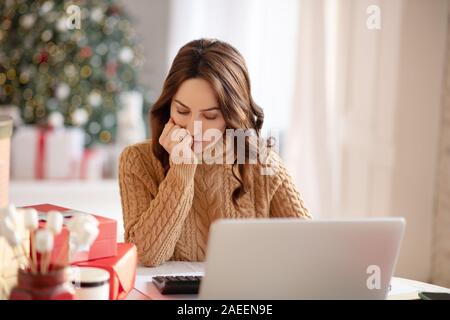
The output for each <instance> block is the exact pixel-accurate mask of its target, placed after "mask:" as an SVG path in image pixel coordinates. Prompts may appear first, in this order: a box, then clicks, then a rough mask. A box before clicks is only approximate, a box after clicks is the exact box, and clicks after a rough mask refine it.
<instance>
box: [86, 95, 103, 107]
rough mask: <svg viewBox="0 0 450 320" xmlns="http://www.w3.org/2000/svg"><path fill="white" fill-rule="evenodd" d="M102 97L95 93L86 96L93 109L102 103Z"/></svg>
mask: <svg viewBox="0 0 450 320" xmlns="http://www.w3.org/2000/svg"><path fill="white" fill-rule="evenodd" d="M102 100H103V99H102V95H101V94H100V93H98V92H97V91H91V93H89V96H88V102H89V104H90V105H91V106H93V107H98V106H99V105H100V104H101V103H102Z"/></svg>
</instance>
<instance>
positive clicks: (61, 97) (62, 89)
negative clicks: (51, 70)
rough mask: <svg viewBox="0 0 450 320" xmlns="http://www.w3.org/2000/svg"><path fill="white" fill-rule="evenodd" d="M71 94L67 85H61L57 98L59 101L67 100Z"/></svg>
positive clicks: (57, 88)
mask: <svg viewBox="0 0 450 320" xmlns="http://www.w3.org/2000/svg"><path fill="white" fill-rule="evenodd" d="M69 94H70V87H69V86H68V85H67V84H66V83H61V84H59V85H58V86H57V87H56V90H55V96H56V98H58V99H59V100H64V99H66V98H67V97H68V96H69Z"/></svg>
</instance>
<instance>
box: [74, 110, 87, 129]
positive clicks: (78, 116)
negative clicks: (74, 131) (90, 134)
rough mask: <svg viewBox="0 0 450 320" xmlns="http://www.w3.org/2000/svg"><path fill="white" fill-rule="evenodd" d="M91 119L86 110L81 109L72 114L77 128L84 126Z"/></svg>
mask: <svg viewBox="0 0 450 320" xmlns="http://www.w3.org/2000/svg"><path fill="white" fill-rule="evenodd" d="M88 119H89V114H88V112H87V111H86V109H83V108H80V109H77V110H75V111H74V112H73V113H72V123H73V124H74V125H76V126H83V125H85V124H86V122H87V121H88Z"/></svg>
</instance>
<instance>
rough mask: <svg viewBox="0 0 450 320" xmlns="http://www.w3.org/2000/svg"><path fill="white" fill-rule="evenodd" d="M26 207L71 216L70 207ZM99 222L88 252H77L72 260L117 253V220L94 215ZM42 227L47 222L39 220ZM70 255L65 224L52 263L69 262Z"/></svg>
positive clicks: (55, 246)
mask: <svg viewBox="0 0 450 320" xmlns="http://www.w3.org/2000/svg"><path fill="white" fill-rule="evenodd" d="M26 208H34V209H36V210H37V211H38V212H39V213H41V212H43V213H47V212H49V211H51V210H57V211H60V212H61V213H62V214H63V215H65V219H67V218H69V217H70V211H69V210H70V209H68V208H64V207H59V206H55V205H52V204H38V205H32V206H27V207H26ZM92 216H93V217H94V218H96V219H97V220H98V222H99V225H98V229H99V234H98V236H97V239H95V241H94V243H93V244H92V246H91V248H90V250H89V251H88V252H77V253H76V254H75V256H73V257H72V258H71V261H70V262H78V261H86V260H92V259H100V258H106V257H114V256H116V255H117V222H116V221H115V220H113V219H108V218H104V217H100V216H97V215H92ZM39 225H40V227H43V226H44V225H45V222H43V221H40V222H39ZM68 256H69V231H68V230H67V228H66V227H65V226H64V227H63V230H62V231H61V233H60V234H58V235H57V236H56V237H55V239H54V245H53V251H52V257H51V263H52V264H53V263H56V264H67V262H68Z"/></svg>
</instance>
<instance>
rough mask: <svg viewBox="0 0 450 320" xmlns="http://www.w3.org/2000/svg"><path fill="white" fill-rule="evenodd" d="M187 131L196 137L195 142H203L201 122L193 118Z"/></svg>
mask: <svg viewBox="0 0 450 320" xmlns="http://www.w3.org/2000/svg"><path fill="white" fill-rule="evenodd" d="M186 130H187V131H189V134H190V135H191V136H192V137H194V140H202V136H203V132H202V122H201V120H199V119H197V118H194V117H193V118H192V119H190V121H189V123H188V124H187V126H186Z"/></svg>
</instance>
